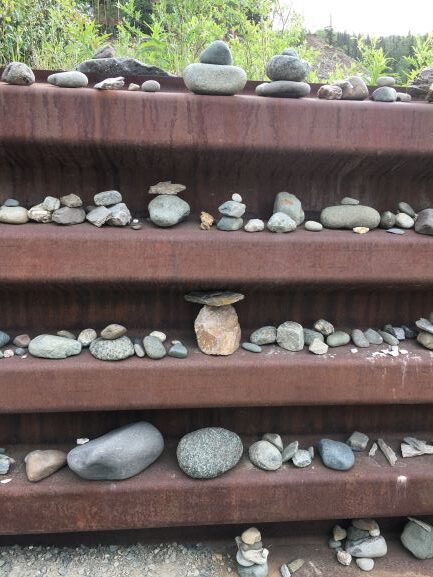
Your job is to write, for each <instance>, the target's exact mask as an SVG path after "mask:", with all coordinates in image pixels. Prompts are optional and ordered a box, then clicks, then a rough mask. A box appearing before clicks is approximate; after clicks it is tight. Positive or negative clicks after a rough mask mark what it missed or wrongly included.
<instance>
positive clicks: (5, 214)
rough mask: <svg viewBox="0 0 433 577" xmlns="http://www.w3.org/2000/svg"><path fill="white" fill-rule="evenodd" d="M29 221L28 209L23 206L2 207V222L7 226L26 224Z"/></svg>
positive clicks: (0, 218)
mask: <svg viewBox="0 0 433 577" xmlns="http://www.w3.org/2000/svg"><path fill="white" fill-rule="evenodd" d="M28 221H29V215H28V212H27V209H25V208H24V207H23V206H1V207H0V222H3V223H5V224H25V223H26V222H28Z"/></svg>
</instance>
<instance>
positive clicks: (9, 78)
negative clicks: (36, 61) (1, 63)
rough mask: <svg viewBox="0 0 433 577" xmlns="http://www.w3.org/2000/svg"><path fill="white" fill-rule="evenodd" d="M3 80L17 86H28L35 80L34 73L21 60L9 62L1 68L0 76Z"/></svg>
mask: <svg viewBox="0 0 433 577" xmlns="http://www.w3.org/2000/svg"><path fill="white" fill-rule="evenodd" d="M1 80H2V81H3V82H7V83H8V84H16V85H19V86H30V84H33V83H34V81H35V75H34V74H33V71H32V69H31V68H29V67H28V66H27V64H23V63H22V62H10V63H9V64H8V65H7V66H6V68H5V69H4V70H3V74H2V77H1Z"/></svg>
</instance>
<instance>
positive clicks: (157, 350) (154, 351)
mask: <svg viewBox="0 0 433 577" xmlns="http://www.w3.org/2000/svg"><path fill="white" fill-rule="evenodd" d="M143 346H144V350H145V351H146V355H147V356H148V357H149V358H150V359H155V360H157V359H163V358H164V357H165V355H166V354H167V351H166V350H165V347H164V344H163V343H162V342H161V341H160V339H158V337H153V336H151V335H149V336H147V337H144V339H143Z"/></svg>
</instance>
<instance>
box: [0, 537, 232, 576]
mask: <svg viewBox="0 0 433 577" xmlns="http://www.w3.org/2000/svg"><path fill="white" fill-rule="evenodd" d="M234 567H235V564H234V562H233V559H232V554H231V553H227V552H226V551H225V550H224V547H222V548H221V550H220V551H218V552H215V548H213V549H211V548H210V547H209V546H207V545H204V544H202V543H194V544H183V545H180V544H178V543H176V542H173V543H163V544H162V543H161V544H159V545H155V544H152V545H149V544H137V545H130V546H121V545H104V546H101V545H98V546H93V547H91V546H84V545H80V546H79V547H54V546H51V547H50V546H33V545H27V546H19V545H13V546H11V547H10V546H9V547H4V546H2V547H0V576H1V577H6V576H7V577H42V576H45V577H58V576H59V575H65V576H67V577H76V576H81V575H83V576H84V577H226V575H227V574H232V575H236V571H235V569H234Z"/></svg>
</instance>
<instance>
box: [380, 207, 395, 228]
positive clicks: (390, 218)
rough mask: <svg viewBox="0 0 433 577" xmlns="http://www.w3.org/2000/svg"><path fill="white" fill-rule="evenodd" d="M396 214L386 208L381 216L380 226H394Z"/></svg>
mask: <svg viewBox="0 0 433 577" xmlns="http://www.w3.org/2000/svg"><path fill="white" fill-rule="evenodd" d="M395 220H396V216H395V214H394V213H393V212H391V211H390V210H386V211H385V212H383V213H382V215H381V217H380V228H392V227H393V226H395Z"/></svg>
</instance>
